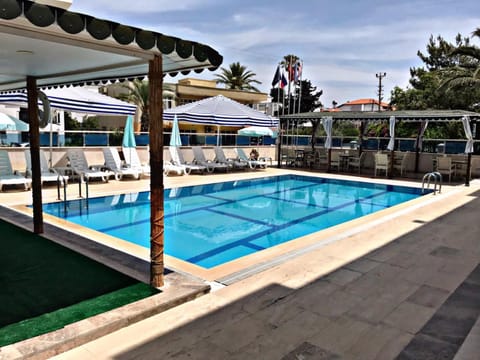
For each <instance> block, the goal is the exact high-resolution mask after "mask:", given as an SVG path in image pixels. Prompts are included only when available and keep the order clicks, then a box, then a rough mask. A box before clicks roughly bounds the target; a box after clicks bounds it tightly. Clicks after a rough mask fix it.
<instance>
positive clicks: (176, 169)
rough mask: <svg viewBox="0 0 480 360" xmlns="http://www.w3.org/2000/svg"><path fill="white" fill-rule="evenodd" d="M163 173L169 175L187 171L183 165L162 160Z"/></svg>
mask: <svg viewBox="0 0 480 360" xmlns="http://www.w3.org/2000/svg"><path fill="white" fill-rule="evenodd" d="M163 173H164V174H165V175H166V176H170V175H171V174H172V173H173V174H176V175H185V174H186V173H187V171H186V169H185V167H184V166H177V165H175V164H173V163H172V162H171V161H168V160H164V161H163Z"/></svg>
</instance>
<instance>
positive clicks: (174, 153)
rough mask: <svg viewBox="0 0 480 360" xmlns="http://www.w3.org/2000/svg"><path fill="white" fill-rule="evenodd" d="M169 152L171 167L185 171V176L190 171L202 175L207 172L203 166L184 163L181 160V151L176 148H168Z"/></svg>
mask: <svg viewBox="0 0 480 360" xmlns="http://www.w3.org/2000/svg"><path fill="white" fill-rule="evenodd" d="M169 151H170V157H171V158H172V163H173V165H176V166H180V167H182V168H183V169H185V174H190V173H191V172H192V171H198V172H201V173H202V174H204V173H205V172H206V171H207V167H206V166H204V165H199V164H192V163H189V162H186V161H185V159H184V158H183V154H182V151H181V150H180V149H179V148H178V147H176V146H170V147H169Z"/></svg>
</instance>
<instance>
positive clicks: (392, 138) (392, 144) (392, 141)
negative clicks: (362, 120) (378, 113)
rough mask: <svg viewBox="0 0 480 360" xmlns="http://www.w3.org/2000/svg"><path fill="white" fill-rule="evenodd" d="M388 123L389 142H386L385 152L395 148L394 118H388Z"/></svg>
mask: <svg viewBox="0 0 480 360" xmlns="http://www.w3.org/2000/svg"><path fill="white" fill-rule="evenodd" d="M389 123H390V124H389V125H390V126H389V131H390V140H389V141H388V145H387V150H390V151H392V150H393V148H394V147H395V116H390V120H389Z"/></svg>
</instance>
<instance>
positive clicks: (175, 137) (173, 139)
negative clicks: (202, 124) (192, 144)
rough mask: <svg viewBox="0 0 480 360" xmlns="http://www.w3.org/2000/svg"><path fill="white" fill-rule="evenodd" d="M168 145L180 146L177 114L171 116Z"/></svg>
mask: <svg viewBox="0 0 480 360" xmlns="http://www.w3.org/2000/svg"><path fill="white" fill-rule="evenodd" d="M170 146H182V139H181V138H180V130H179V128H178V119H177V115H175V117H174V118H173V123H172V135H171V136H170Z"/></svg>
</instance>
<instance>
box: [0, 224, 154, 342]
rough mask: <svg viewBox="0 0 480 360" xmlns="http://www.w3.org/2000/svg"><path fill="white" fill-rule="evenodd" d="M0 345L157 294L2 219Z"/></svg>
mask: <svg viewBox="0 0 480 360" xmlns="http://www.w3.org/2000/svg"><path fill="white" fill-rule="evenodd" d="M0 289H1V291H0V346H4V345H7V344H10V343H13V342H17V341H20V340H23V339H27V338H30V337H33V336H37V335H40V334H43V333H46V332H49V331H52V330H56V329H59V328H62V327H63V326H65V325H67V324H70V323H72V322H76V321H79V320H82V319H85V318H87V317H90V316H92V315H96V314H99V313H102V312H105V311H108V310H111V309H114V308H116V307H119V306H122V305H125V304H128V303H131V302H133V301H136V300H139V299H143V298H145V297H148V296H150V295H152V294H155V293H157V292H158V290H156V289H154V288H151V287H150V286H148V285H146V284H143V283H141V282H139V281H137V280H135V279H132V278H130V277H128V276H126V275H123V274H121V273H119V272H117V271H115V270H113V269H110V268H108V267H107V266H105V265H102V264H100V263H97V262H95V261H93V260H91V259H89V258H87V257H85V256H83V255H80V254H78V253H75V252H74V251H71V250H69V249H67V248H64V247H62V246H60V245H58V244H56V243H54V242H52V241H49V240H47V239H45V238H42V237H41V236H38V235H35V234H33V233H31V232H28V231H26V230H23V229H21V228H18V227H16V226H14V225H11V224H9V223H7V222H4V221H2V220H0Z"/></svg>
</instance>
